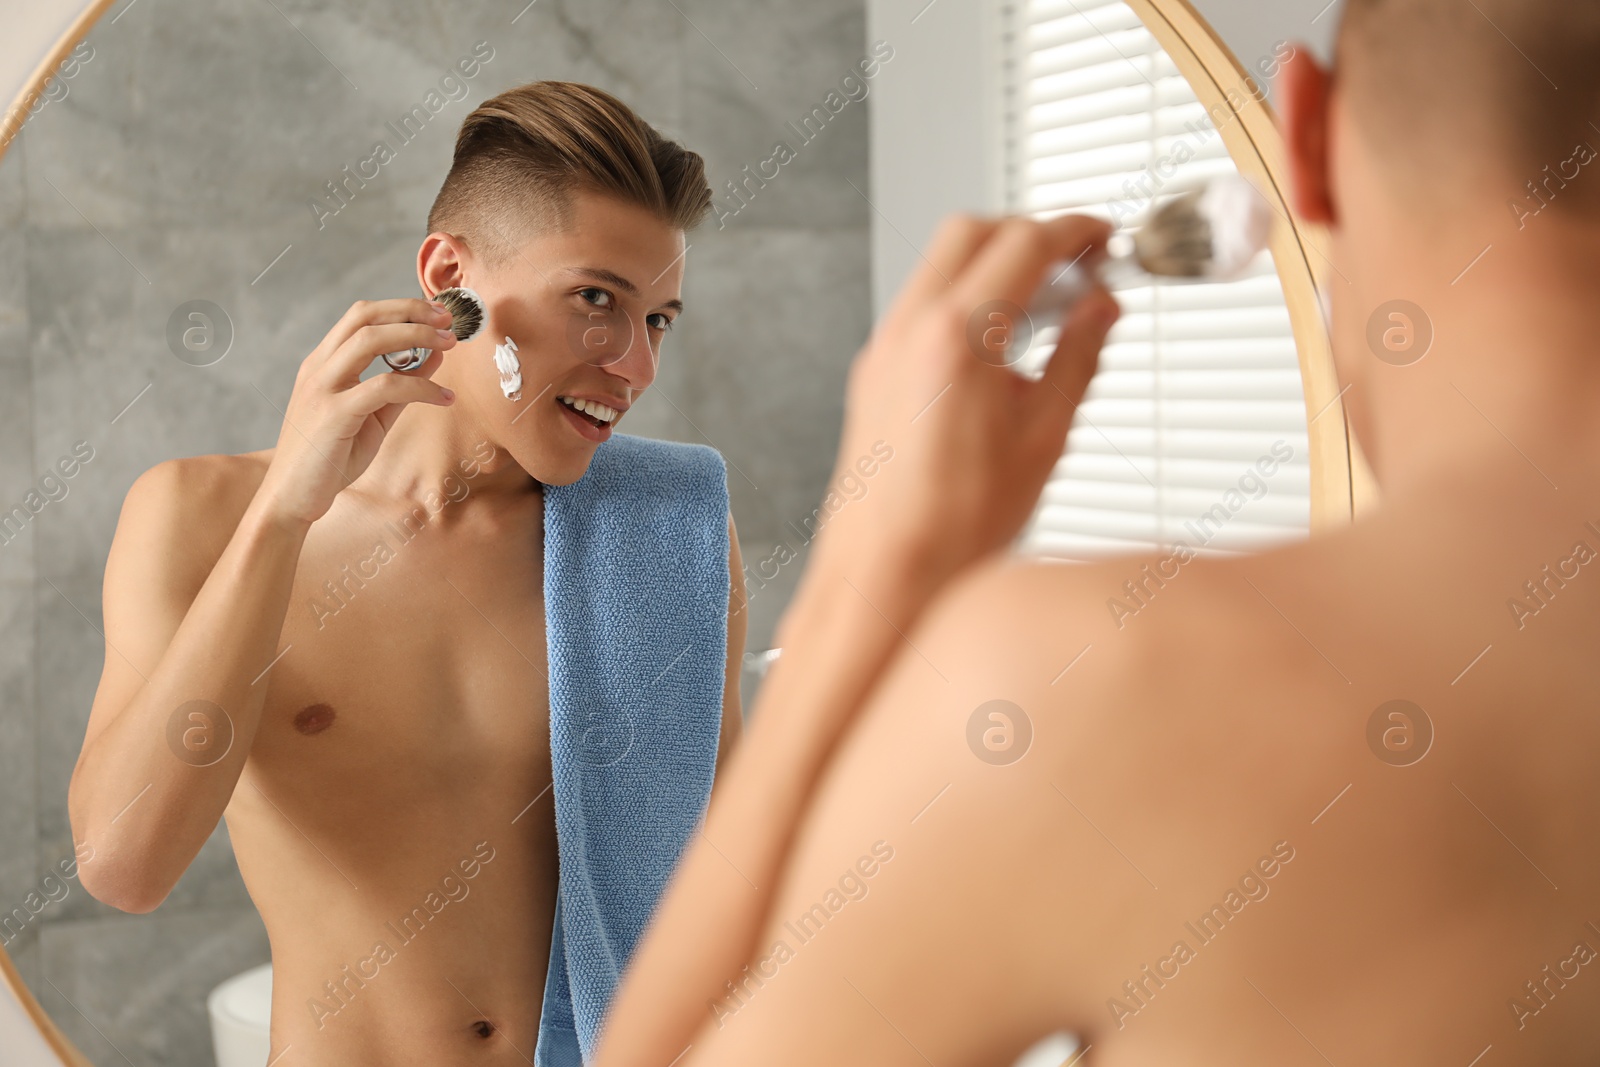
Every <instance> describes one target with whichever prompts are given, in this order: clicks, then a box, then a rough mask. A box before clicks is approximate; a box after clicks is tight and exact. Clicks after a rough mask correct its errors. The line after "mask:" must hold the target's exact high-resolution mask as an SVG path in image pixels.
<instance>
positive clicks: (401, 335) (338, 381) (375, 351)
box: [318, 321, 456, 390]
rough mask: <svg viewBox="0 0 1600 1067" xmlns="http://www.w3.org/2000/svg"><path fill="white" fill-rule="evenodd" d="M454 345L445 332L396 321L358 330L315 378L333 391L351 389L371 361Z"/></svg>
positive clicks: (447, 332) (328, 360)
mask: <svg viewBox="0 0 1600 1067" xmlns="http://www.w3.org/2000/svg"><path fill="white" fill-rule="evenodd" d="M455 344H456V336H455V334H453V333H451V332H450V331H449V330H439V329H435V328H434V327H433V326H432V325H431V324H429V325H424V324H421V323H415V322H405V321H400V322H391V323H385V324H383V325H376V326H362V327H360V328H359V329H357V330H356V331H355V332H354V333H352V334H351V335H350V337H349V339H348V340H346V341H345V342H344V344H342V345H340V346H339V348H338V349H337V350H336V351H335V352H334V353H333V354H332V355H331V356H329V357H328V359H327V361H326V362H325V363H324V364H323V366H322V370H321V371H320V372H319V375H318V377H319V378H321V380H323V381H324V382H326V383H327V384H328V385H329V387H330V388H333V389H335V390H337V389H339V388H342V387H345V386H349V385H353V384H354V383H355V381H356V380H357V379H359V378H360V377H361V372H362V371H364V370H366V369H367V367H368V366H369V365H370V364H371V363H372V361H373V360H374V359H377V358H378V357H379V356H381V355H384V354H385V353H387V352H403V351H405V350H407V349H411V348H432V349H436V350H439V351H443V350H445V349H448V348H452V347H454V346H455ZM435 366H437V364H435ZM429 373H432V372H431V371H430V372H429Z"/></svg>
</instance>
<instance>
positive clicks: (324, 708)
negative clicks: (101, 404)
mask: <svg viewBox="0 0 1600 1067" xmlns="http://www.w3.org/2000/svg"><path fill="white" fill-rule="evenodd" d="M336 715H337V712H335V711H334V710H333V708H332V707H330V706H329V705H327V704H312V705H311V706H310V707H307V708H303V709H301V711H300V713H299V714H298V715H296V716H295V717H294V728H295V729H296V730H299V731H300V732H301V733H303V734H305V735H307V736H310V735H311V734H320V733H321V732H322V731H324V730H326V729H327V728H328V727H330V726H332V725H333V720H334V717H335V716H336Z"/></svg>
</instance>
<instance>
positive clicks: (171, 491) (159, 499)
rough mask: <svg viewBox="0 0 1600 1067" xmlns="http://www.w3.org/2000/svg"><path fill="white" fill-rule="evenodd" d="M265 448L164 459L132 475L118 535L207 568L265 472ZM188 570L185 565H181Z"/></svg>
mask: <svg viewBox="0 0 1600 1067" xmlns="http://www.w3.org/2000/svg"><path fill="white" fill-rule="evenodd" d="M269 459H270V453H269V452H245V453H241V454H239V455H226V454H217V455H201V456H184V457H181V458H178V459H169V460H163V461H162V462H160V463H157V464H156V465H155V466H153V467H150V468H149V469H147V470H146V471H144V473H142V474H140V475H139V476H138V477H137V478H135V479H134V481H133V484H132V485H131V486H129V488H128V492H127V496H126V497H125V498H124V500H123V504H122V514H121V516H120V517H119V518H118V520H117V530H118V539H119V540H123V541H128V542H131V543H130V547H132V548H134V550H135V551H136V552H138V553H139V554H141V555H145V554H146V553H152V552H155V553H160V555H159V556H158V557H156V558H165V559H168V560H169V561H170V562H171V563H173V564H179V563H188V564H192V565H194V566H195V567H198V568H203V570H204V572H205V573H209V571H210V568H211V566H212V565H213V564H214V563H215V562H216V560H217V558H218V557H219V556H220V555H221V554H222V551H223V549H224V548H226V546H227V544H228V541H229V539H230V538H231V537H232V536H233V532H234V530H235V529H236V528H237V527H238V525H239V519H240V518H241V517H242V516H243V514H244V512H245V509H246V508H247V507H248V506H249V504H250V501H251V499H252V498H253V497H254V496H255V492H256V490H257V489H258V488H259V487H260V485H261V480H262V478H263V477H265V475H266V470H267V464H268V462H269ZM185 569H187V568H185Z"/></svg>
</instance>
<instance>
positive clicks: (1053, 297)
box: [1028, 175, 1272, 319]
mask: <svg viewBox="0 0 1600 1067" xmlns="http://www.w3.org/2000/svg"><path fill="white" fill-rule="evenodd" d="M1271 235H1272V208H1271V207H1270V206H1268V204H1267V202H1266V200H1265V199H1264V198H1263V197H1262V195H1261V194H1260V193H1259V192H1257V191H1256V188H1255V186H1253V185H1251V184H1250V183H1249V182H1248V181H1246V180H1245V179H1244V178H1241V177H1239V176H1238V175H1229V176H1226V177H1222V178H1215V179H1213V180H1211V181H1209V182H1207V183H1206V184H1205V185H1202V186H1200V187H1199V188H1197V189H1193V190H1190V191H1189V192H1186V193H1183V194H1181V195H1179V196H1177V197H1175V198H1173V199H1172V200H1169V201H1168V202H1167V203H1165V204H1163V205H1162V206H1161V207H1160V208H1159V209H1157V210H1156V212H1155V213H1154V214H1152V215H1151V216H1150V219H1149V221H1147V222H1146V223H1145V224H1144V225H1143V226H1141V227H1140V228H1139V229H1137V230H1135V231H1133V232H1132V233H1115V234H1112V235H1111V237H1110V239H1108V240H1107V241H1106V248H1105V253H1104V255H1103V256H1100V257H1096V258H1094V261H1093V262H1075V263H1072V264H1070V265H1064V269H1057V270H1055V271H1053V272H1052V274H1051V276H1050V278H1049V280H1047V281H1046V282H1045V283H1044V284H1043V285H1041V286H1040V287H1039V289H1038V291H1037V292H1036V293H1035V294H1034V298H1033V300H1032V301H1031V302H1030V303H1029V305H1028V314H1029V315H1030V316H1033V317H1035V318H1043V319H1052V318H1060V317H1061V315H1062V314H1064V313H1065V312H1066V311H1067V310H1068V309H1069V308H1071V307H1072V305H1073V304H1075V303H1077V302H1078V301H1079V300H1081V299H1082V298H1083V297H1084V296H1086V295H1088V293H1089V292H1090V291H1091V290H1092V289H1093V288H1094V286H1095V283H1096V282H1097V281H1098V282H1099V283H1100V284H1103V285H1105V286H1106V287H1107V288H1109V289H1125V288H1129V287H1130V286H1135V285H1148V284H1149V283H1150V279H1151V278H1152V277H1155V278H1164V279H1168V280H1175V281H1190V282H1226V281H1233V280H1234V279H1235V278H1238V277H1240V276H1241V275H1243V274H1244V272H1245V271H1246V270H1248V269H1249V267H1250V264H1251V263H1252V262H1254V260H1255V258H1256V256H1258V255H1259V254H1260V253H1261V252H1262V250H1263V249H1265V248H1266V247H1267V241H1268V239H1269V238H1270V237H1271Z"/></svg>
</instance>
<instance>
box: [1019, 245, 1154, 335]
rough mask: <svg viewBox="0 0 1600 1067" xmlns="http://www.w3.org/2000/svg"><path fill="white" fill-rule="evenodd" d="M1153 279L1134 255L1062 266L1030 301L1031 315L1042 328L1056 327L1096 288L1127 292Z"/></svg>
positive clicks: (1102, 257)
mask: <svg viewBox="0 0 1600 1067" xmlns="http://www.w3.org/2000/svg"><path fill="white" fill-rule="evenodd" d="M1149 278H1150V276H1149V275H1148V274H1146V273H1145V272H1144V270H1143V269H1142V268H1141V267H1140V266H1139V264H1138V261H1137V260H1135V259H1134V257H1133V255H1132V253H1131V252H1130V253H1128V254H1125V255H1124V254H1113V255H1107V256H1101V257H1099V258H1096V259H1092V260H1090V259H1081V260H1077V261H1075V262H1072V263H1061V264H1057V265H1055V266H1053V267H1051V268H1050V273H1049V274H1048V275H1046V276H1045V280H1044V282H1043V283H1042V284H1041V285H1040V286H1039V288H1038V289H1037V290H1035V291H1034V294H1033V299H1032V300H1030V301H1029V302H1028V309H1027V310H1028V316H1029V317H1030V318H1032V319H1033V320H1034V322H1035V323H1037V324H1039V325H1045V324H1052V325H1053V324H1054V323H1056V322H1058V321H1059V320H1060V319H1061V318H1062V317H1063V316H1065V315H1066V314H1067V313H1068V312H1069V311H1071V310H1072V308H1073V307H1074V306H1075V305H1076V304H1077V303H1078V301H1080V300H1082V299H1083V298H1084V297H1086V296H1088V295H1089V294H1090V293H1091V292H1093V291H1094V289H1095V287H1096V286H1099V285H1103V286H1105V287H1106V288H1107V289H1126V288H1128V287H1129V286H1133V285H1141V284H1147V283H1148V282H1149Z"/></svg>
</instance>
